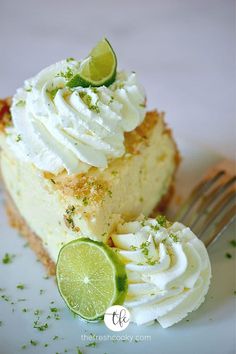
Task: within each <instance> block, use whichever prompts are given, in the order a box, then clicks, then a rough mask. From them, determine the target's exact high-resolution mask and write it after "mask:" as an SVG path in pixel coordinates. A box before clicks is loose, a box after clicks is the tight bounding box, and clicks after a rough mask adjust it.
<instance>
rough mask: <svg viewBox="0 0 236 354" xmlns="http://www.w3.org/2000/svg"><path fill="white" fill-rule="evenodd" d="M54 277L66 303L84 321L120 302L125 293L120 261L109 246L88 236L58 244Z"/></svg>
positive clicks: (123, 273) (124, 273) (91, 319)
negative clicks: (61, 244) (59, 247)
mask: <svg viewBox="0 0 236 354" xmlns="http://www.w3.org/2000/svg"><path fill="white" fill-rule="evenodd" d="M56 277H57V284H58V289H59V291H60V294H61V296H62V297H63V299H64V301H65V302H66V304H67V306H68V307H69V308H70V310H71V311H73V312H75V313H76V314H78V315H79V316H81V317H83V318H84V319H86V320H88V321H94V320H97V319H99V318H102V317H103V315H104V313H105V311H106V310H107V308H108V307H110V306H112V305H114V304H122V303H123V302H124V300H125V296H126V293H127V287H128V282H127V275H126V271H125V266H124V264H123V263H122V262H121V261H120V259H119V258H118V256H117V255H116V253H115V252H114V251H112V249H111V248H110V247H108V246H106V245H105V244H103V243H102V242H97V241H93V240H91V239H89V238H80V239H77V240H75V241H72V242H69V243H67V244H66V245H65V246H63V247H62V249H61V251H60V253H59V256H58V261H57V271H56Z"/></svg>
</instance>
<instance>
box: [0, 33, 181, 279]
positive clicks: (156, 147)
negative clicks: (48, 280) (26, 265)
mask: <svg viewBox="0 0 236 354" xmlns="http://www.w3.org/2000/svg"><path fill="white" fill-rule="evenodd" d="M0 145H1V174H2V179H3V183H4V186H5V189H6V192H7V193H6V194H7V209H8V214H9V216H10V221H11V224H12V225H13V226H15V227H16V228H18V230H19V231H20V232H21V233H22V234H24V235H25V236H26V237H27V238H28V239H29V242H30V245H31V246H32V248H34V250H35V251H36V252H37V253H38V256H39V258H40V259H41V260H42V262H43V263H45V264H46V265H47V266H48V268H49V271H50V272H51V273H53V272H54V271H55V262H56V260H57V257H58V253H59V251H60V249H61V247H62V246H63V245H64V244H66V243H68V242H69V241H72V240H74V239H76V238H79V237H81V236H84V235H86V237H89V238H91V239H93V240H97V241H103V242H104V243H107V242H109V235H110V234H111V232H112V231H113V230H114V229H115V228H116V226H117V223H118V222H119V220H120V219H122V220H126V221H129V220H131V219H133V218H135V217H137V216H138V215H139V214H144V215H146V216H148V215H149V214H150V213H151V212H152V211H153V210H154V208H155V207H156V206H157V205H158V204H160V202H161V201H163V199H164V198H166V196H167V195H168V194H170V190H171V186H172V185H173V179H174V175H175V171H176V167H177V165H178V161H179V155H178V151H177V148H176V145H175V142H174V140H173V138H172V135H171V132H170V130H169V129H168V128H167V126H166V124H165V122H164V115H163V113H158V112H157V111H151V112H147V110H146V96H145V92H144V90H143V88H142V86H141V85H140V84H139V82H138V80H137V75H136V74H135V73H134V72H132V73H126V72H122V71H117V61H116V56H115V54H114V51H113V50H112V48H111V46H110V44H109V42H108V41H107V40H106V39H103V40H101V41H100V42H99V43H98V45H97V46H96V48H94V49H93V50H92V51H91V53H90V54H89V56H88V57H87V58H86V59H84V60H82V61H78V60H75V59H73V58H68V59H66V60H63V61H61V62H58V63H56V64H54V65H51V66H50V67H48V68H46V69H44V70H42V71H41V72H40V73H39V74H37V75H36V76H34V77H33V78H31V79H29V80H26V81H25V83H24V85H23V87H22V88H20V89H18V90H17V93H16V94H15V95H14V97H13V99H12V101H11V100H5V101H0Z"/></svg>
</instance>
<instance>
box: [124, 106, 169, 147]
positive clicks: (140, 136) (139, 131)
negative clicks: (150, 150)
mask: <svg viewBox="0 0 236 354" xmlns="http://www.w3.org/2000/svg"><path fill="white" fill-rule="evenodd" d="M163 116H164V113H158V112H157V111H152V112H147V113H146V116H145V119H144V121H143V122H142V124H140V125H139V126H138V127H137V128H136V129H134V130H132V131H131V132H128V133H125V149H126V152H128V153H130V154H138V153H139V152H140V147H141V146H142V145H143V144H146V143H147V141H148V138H149V137H150V135H151V133H152V130H153V128H154V127H155V125H156V124H157V122H158V121H159V120H160V119H161V118H162V119H163Z"/></svg>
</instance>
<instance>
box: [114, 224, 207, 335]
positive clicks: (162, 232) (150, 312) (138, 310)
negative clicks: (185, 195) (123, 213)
mask: <svg viewBox="0 0 236 354" xmlns="http://www.w3.org/2000/svg"><path fill="white" fill-rule="evenodd" d="M112 240H113V243H114V245H115V247H116V248H117V252H118V253H119V254H120V256H121V258H122V260H123V261H124V263H125V264H126V271H127V275H128V281H129V286H128V294H127V297H126V301H125V303H124V306H126V307H127V308H128V309H129V311H130V313H131V321H133V322H135V323H137V324H139V325H140V324H147V323H151V322H153V321H154V320H157V321H158V322H159V323H160V325H161V326H162V327H163V328H167V327H170V326H172V325H173V324H175V323H177V322H179V321H180V320H182V319H183V318H184V317H186V316H187V314H188V313H189V312H191V311H193V310H196V309H197V308H198V307H199V306H200V305H201V303H202V302H203V301H204V298H205V295H206V294H207V292H208V289H209V285H210V278H211V266H210V261H209V257H208V253H207V250H206V248H205V246H204V244H203V243H202V242H201V241H200V240H199V239H198V238H197V237H196V236H195V235H194V234H193V232H192V231H191V230H190V229H189V228H188V227H185V226H184V225H182V224H180V223H178V222H175V223H174V224H172V225H171V224H170V223H168V222H166V221H165V219H164V218H163V217H159V222H158V218H157V220H156V219H147V220H145V219H143V220H139V221H134V222H128V223H125V224H123V225H119V227H118V231H117V233H116V234H114V235H112Z"/></svg>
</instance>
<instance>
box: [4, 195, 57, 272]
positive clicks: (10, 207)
mask: <svg viewBox="0 0 236 354" xmlns="http://www.w3.org/2000/svg"><path fill="white" fill-rule="evenodd" d="M5 208H6V212H7V216H8V221H9V224H10V225H11V226H12V227H14V228H15V229H17V230H18V231H19V233H20V234H21V235H22V236H24V237H25V238H26V239H27V241H28V243H29V246H30V248H31V249H32V250H33V251H34V252H35V253H36V255H37V257H38V259H39V260H40V261H41V262H42V263H43V265H44V266H45V268H46V270H47V273H48V275H55V273H56V265H55V263H54V262H53V261H52V260H51V258H50V256H49V254H48V252H47V251H46V250H45V248H44V247H43V243H42V241H41V239H40V238H39V237H38V236H37V235H36V234H35V233H34V232H33V231H32V230H31V229H30V228H29V226H28V225H27V223H26V221H25V220H24V218H23V217H22V216H21V215H20V213H19V211H18V209H17V208H16V206H15V204H14V202H13V200H12V198H11V197H10V195H9V193H8V192H6V191H5Z"/></svg>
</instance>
